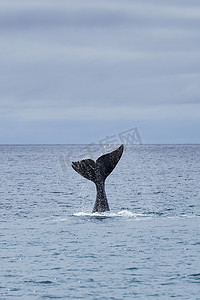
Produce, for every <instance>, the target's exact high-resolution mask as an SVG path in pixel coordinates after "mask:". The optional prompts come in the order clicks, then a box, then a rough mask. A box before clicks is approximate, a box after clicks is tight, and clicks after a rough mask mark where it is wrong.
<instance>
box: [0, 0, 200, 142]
mask: <svg viewBox="0 0 200 300" xmlns="http://www.w3.org/2000/svg"><path fill="white" fill-rule="evenodd" d="M0 125H1V126H0V143H1V144H5V143H90V142H98V141H99V140H100V139H103V138H104V137H106V136H112V135H115V134H118V133H119V132H123V131H125V130H128V129H131V128H133V127H137V128H138V130H139V133H140V135H141V138H142V140H143V143H200V1H199V0H189V1H188V0H162V1H160V0H123V1H122V0H120V1H119V0H84V1H83V0H74V1H72V0H56V1H55V0H9V1H6V0H0Z"/></svg>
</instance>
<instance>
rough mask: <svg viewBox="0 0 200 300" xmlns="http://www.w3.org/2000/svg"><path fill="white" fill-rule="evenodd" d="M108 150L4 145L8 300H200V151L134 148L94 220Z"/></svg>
mask: <svg viewBox="0 0 200 300" xmlns="http://www.w3.org/2000/svg"><path fill="white" fill-rule="evenodd" d="M103 150H104V149H99V146H91V147H89V146H86V145H1V146H0V162H1V165H0V166H1V168H0V174H1V181H0V243H1V246H0V256H1V260H0V261H1V263H0V299H1V300H4V299H5V300H9V299H102V300H103V299H170V298H176V299H182V300H183V299H200V188H199V185H200V145H134V146H132V147H128V148H127V149H126V150H125V151H124V153H123V156H122V158H121V160H120V162H119V163H118V165H117V167H116V168H115V169H114V171H113V172H112V173H111V174H110V176H109V177H108V178H107V180H106V192H107V198H108V202H109V205H110V209H111V211H110V212H107V213H99V214H98V213H96V214H92V213H91V211H92V208H93V205H94V201H95V193H96V192H95V185H94V183H92V182H90V181H88V180H86V179H85V178H83V177H81V176H80V175H79V174H78V173H76V172H75V171H74V170H73V169H72V168H71V167H70V161H72V160H79V159H81V158H87V157H89V155H90V157H92V158H97V157H98V156H99V155H100V154H101V152H102V151H103ZM106 150H108V149H106Z"/></svg>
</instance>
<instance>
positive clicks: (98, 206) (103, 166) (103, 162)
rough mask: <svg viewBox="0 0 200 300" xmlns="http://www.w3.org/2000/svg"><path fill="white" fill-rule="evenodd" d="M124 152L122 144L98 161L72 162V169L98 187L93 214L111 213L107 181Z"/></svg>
mask: <svg viewBox="0 0 200 300" xmlns="http://www.w3.org/2000/svg"><path fill="white" fill-rule="evenodd" d="M123 150H124V145H123V144H122V145H121V146H120V147H119V148H117V149H116V150H114V151H112V152H110V153H106V154H104V155H102V156H100V157H99V158H98V159H97V160H96V161H94V160H92V159H83V160H79V161H76V162H72V163H71V166H72V168H73V169H74V170H75V171H76V172H77V173H79V174H80V175H82V176H83V177H85V178H86V179H88V180H91V181H93V182H94V183H95V185H96V192H97V194H96V201H95V204H94V208H93V211H92V213H95V212H106V211H109V210H110V208H109V205H108V200H107V197H106V192H105V180H106V178H107V177H108V175H109V174H110V173H111V172H112V171H113V170H114V168H115V167H116V165H117V163H118V162H119V160H120V158H121V156H122V153H123Z"/></svg>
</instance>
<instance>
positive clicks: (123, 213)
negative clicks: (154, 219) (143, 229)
mask: <svg viewBox="0 0 200 300" xmlns="http://www.w3.org/2000/svg"><path fill="white" fill-rule="evenodd" d="M73 216H76V217H107V218H109V217H125V218H138V217H149V216H147V215H145V214H136V213H133V212H131V211H129V210H121V211H119V212H117V213H113V212H95V213H89V212H77V213H74V214H73Z"/></svg>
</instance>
